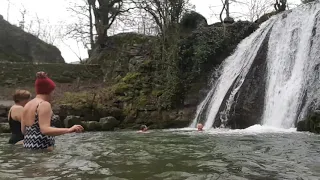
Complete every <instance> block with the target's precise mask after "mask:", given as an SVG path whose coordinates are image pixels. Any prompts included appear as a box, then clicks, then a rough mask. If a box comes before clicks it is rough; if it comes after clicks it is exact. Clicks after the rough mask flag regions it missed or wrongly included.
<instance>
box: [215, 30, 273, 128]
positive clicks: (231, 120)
mask: <svg viewBox="0 0 320 180" xmlns="http://www.w3.org/2000/svg"><path fill="white" fill-rule="evenodd" d="M270 32H271V31H269V33H268V35H267V38H265V39H264V41H263V43H262V45H261V47H260V48H259V50H258V52H257V56H256V57H255V59H254V61H253V63H252V66H251V68H250V70H249V72H248V74H247V75H246V78H245V80H244V82H243V84H242V86H241V87H240V89H239V91H238V93H237V94H236V95H235V97H234V101H235V102H234V103H233V104H232V106H231V108H230V109H229V111H228V106H227V103H226V101H227V100H228V99H229V97H230V96H231V92H232V90H233V86H235V84H236V80H235V81H234V82H233V84H234V85H233V86H232V87H231V88H230V89H229V91H228V95H227V96H225V98H224V102H223V103H222V104H223V105H222V106H221V107H220V110H219V112H220V113H219V114H217V116H216V119H215V122H214V127H220V126H224V127H230V128H232V129H245V128H247V127H250V126H252V125H254V124H259V123H260V119H261V116H262V114H263V110H264V97H265V89H266V88H265V85H266V78H265V74H266V72H267V61H266V58H267V52H268V51H267V48H268V41H269V37H270V36H269V35H270ZM226 119H227V121H226Z"/></svg>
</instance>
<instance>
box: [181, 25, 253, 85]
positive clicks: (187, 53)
mask: <svg viewBox="0 0 320 180" xmlns="http://www.w3.org/2000/svg"><path fill="white" fill-rule="evenodd" d="M256 28H257V27H256V25H254V24H253V23H250V22H241V21H239V22H237V23H234V24H233V25H229V26H227V27H226V28H224V27H223V26H220V25H219V24H217V25H214V26H212V27H204V28H201V29H198V30H196V31H194V32H193V33H192V34H191V35H189V36H188V37H187V38H185V39H184V40H183V41H182V42H181V46H180V53H179V56H180V59H181V60H180V61H179V68H180V71H181V72H185V73H184V74H183V76H182V79H184V81H185V82H184V83H185V84H190V83H191V82H193V80H194V79H197V78H198V77H199V76H200V75H201V74H203V73H206V72H208V71H210V70H211V69H212V67H213V66H215V65H218V64H220V63H221V62H222V60H223V57H226V56H228V55H229V53H231V52H232V50H233V49H234V48H235V47H236V45H237V44H238V43H239V42H240V41H241V40H242V39H243V38H245V37H246V36H248V35H249V34H251V33H252V32H253V31H254V30H255V29H256ZM186 87H187V88H188V86H186Z"/></svg>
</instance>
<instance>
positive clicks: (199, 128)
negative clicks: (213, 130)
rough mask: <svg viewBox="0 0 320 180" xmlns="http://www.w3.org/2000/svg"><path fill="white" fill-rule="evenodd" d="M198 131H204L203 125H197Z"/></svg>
mask: <svg viewBox="0 0 320 180" xmlns="http://www.w3.org/2000/svg"><path fill="white" fill-rule="evenodd" d="M197 129H198V131H203V125H202V124H201V123H199V124H197Z"/></svg>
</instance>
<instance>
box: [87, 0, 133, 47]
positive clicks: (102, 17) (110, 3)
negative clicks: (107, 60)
mask: <svg viewBox="0 0 320 180" xmlns="http://www.w3.org/2000/svg"><path fill="white" fill-rule="evenodd" d="M88 2H89V5H90V6H91V7H92V10H93V13H94V17H95V27H96V31H97V34H98V38H97V44H99V45H100V47H102V48H103V47H104V44H105V42H106V38H107V36H108V30H109V29H110V27H111V26H112V24H113V23H114V22H115V20H116V19H117V18H118V17H119V16H120V15H122V14H124V13H126V12H128V11H129V10H130V9H132V8H130V7H129V2H128V1H126V0H88Z"/></svg>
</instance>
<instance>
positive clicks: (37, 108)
mask: <svg viewBox="0 0 320 180" xmlns="http://www.w3.org/2000/svg"><path fill="white" fill-rule="evenodd" d="M36 76H37V79H36V82H35V89H36V94H37V95H36V97H35V98H34V99H32V100H31V101H29V102H28V103H27V104H26V105H25V107H24V109H23V112H22V121H21V131H22V133H24V142H23V146H24V147H25V148H27V149H48V150H53V147H54V145H55V139H54V136H59V135H63V134H67V133H73V132H76V133H80V132H82V131H83V127H82V126H81V125H74V126H72V127H71V128H55V127H52V126H51V124H52V121H54V120H53V117H54V115H53V112H52V108H51V104H50V102H51V101H52V97H53V93H54V89H55V87H56V85H55V83H54V82H53V81H52V80H51V79H50V78H48V76H47V74H46V73H45V72H38V73H37V75H36Z"/></svg>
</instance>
